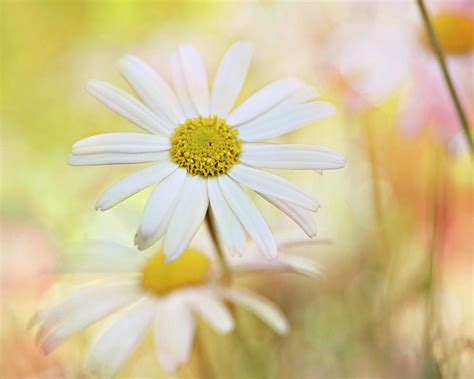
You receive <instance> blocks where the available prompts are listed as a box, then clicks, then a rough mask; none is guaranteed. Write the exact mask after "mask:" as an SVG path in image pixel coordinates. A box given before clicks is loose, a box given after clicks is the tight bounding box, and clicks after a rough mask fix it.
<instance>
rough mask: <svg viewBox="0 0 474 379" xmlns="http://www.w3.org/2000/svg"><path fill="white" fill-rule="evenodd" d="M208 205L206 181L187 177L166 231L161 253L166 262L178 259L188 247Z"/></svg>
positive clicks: (198, 177)
mask: <svg viewBox="0 0 474 379" xmlns="http://www.w3.org/2000/svg"><path fill="white" fill-rule="evenodd" d="M208 205H209V197H208V195H207V181H206V179H203V178H201V177H200V176H190V175H188V177H187V178H186V183H185V184H184V189H183V193H182V194H181V197H180V199H179V201H178V203H177V205H176V208H175V209H174V211H173V215H172V216H171V219H170V223H169V225H168V229H167V230H166V235H165V241H164V244H163V252H164V254H165V255H166V260H167V262H170V261H172V260H174V259H176V258H178V257H179V256H180V255H181V253H182V252H183V251H184V249H186V247H187V246H188V245H189V242H190V241H191V239H192V238H193V237H194V235H195V234H196V232H197V230H198V228H199V226H200V225H201V223H202V220H203V219H204V216H205V214H206V211H207V208H208Z"/></svg>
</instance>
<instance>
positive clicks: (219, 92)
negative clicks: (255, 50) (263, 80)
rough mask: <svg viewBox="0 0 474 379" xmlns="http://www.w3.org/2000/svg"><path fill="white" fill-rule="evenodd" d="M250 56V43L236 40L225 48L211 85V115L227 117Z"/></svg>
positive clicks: (240, 85)
mask: <svg viewBox="0 0 474 379" xmlns="http://www.w3.org/2000/svg"><path fill="white" fill-rule="evenodd" d="M251 58H252V45H251V44H250V43H248V42H242V41H241V42H237V43H235V44H234V45H232V46H231V47H230V48H229V49H228V50H227V52H226V53H225V55H224V58H223V59H222V62H221V64H220V66H219V68H218V69H217V74H216V78H215V80H214V85H213V86H212V95H211V114H212V115H217V116H219V117H221V118H226V117H227V115H228V114H229V112H230V110H231V109H232V106H233V105H234V103H235V100H236V99H237V97H238V96H239V93H240V90H241V89H242V86H243V84H244V81H245V77H246V76H247V71H248V68H249V64H250V60H251Z"/></svg>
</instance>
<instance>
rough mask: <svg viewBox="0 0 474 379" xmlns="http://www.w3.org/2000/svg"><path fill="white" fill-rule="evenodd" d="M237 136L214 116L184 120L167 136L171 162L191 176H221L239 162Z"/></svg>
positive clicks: (233, 130)
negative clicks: (169, 141) (169, 139)
mask: <svg viewBox="0 0 474 379" xmlns="http://www.w3.org/2000/svg"><path fill="white" fill-rule="evenodd" d="M238 136H239V133H238V131H237V129H236V128H234V127H233V126H229V125H227V123H226V122H225V120H223V119H220V118H219V117H217V116H209V117H202V116H199V117H195V118H188V119H187V120H186V122H185V123H184V124H179V125H178V127H177V128H176V129H175V132H174V134H173V135H172V136H171V149H170V155H171V160H172V161H173V162H175V163H177V164H178V165H180V166H181V167H184V168H185V169H186V170H188V172H189V173H190V174H192V175H201V176H204V177H208V176H217V175H221V174H224V173H225V172H227V170H229V169H230V168H231V167H232V166H233V165H234V164H236V163H237V162H238V161H239V154H240V151H241V142H240V141H239V139H238Z"/></svg>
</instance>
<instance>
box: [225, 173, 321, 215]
mask: <svg viewBox="0 0 474 379" xmlns="http://www.w3.org/2000/svg"><path fill="white" fill-rule="evenodd" d="M228 174H229V175H230V176H231V177H232V178H233V179H234V180H236V181H237V182H239V183H240V184H243V185H245V186H247V187H249V188H251V189H253V190H254V191H257V192H260V193H262V194H264V195H268V196H272V197H275V198H276V199H279V200H283V201H287V202H289V203H292V204H295V205H298V206H300V207H302V208H305V209H308V210H310V211H313V212H316V211H317V210H318V209H319V208H320V205H319V203H318V202H317V201H316V200H315V199H314V198H313V197H312V196H311V195H310V194H308V193H307V192H306V191H304V190H302V189H301V188H299V187H297V186H295V185H294V184H292V183H290V182H289V181H288V180H285V179H283V178H282V177H280V176H277V175H273V174H270V173H268V172H265V171H262V170H258V169H255V168H251V167H247V166H244V165H242V164H237V165H235V166H234V167H232V168H231V169H230V170H229V171H228Z"/></svg>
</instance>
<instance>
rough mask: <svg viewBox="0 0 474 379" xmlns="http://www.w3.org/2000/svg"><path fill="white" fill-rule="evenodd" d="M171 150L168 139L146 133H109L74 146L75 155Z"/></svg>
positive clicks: (89, 138) (92, 137)
mask: <svg viewBox="0 0 474 379" xmlns="http://www.w3.org/2000/svg"><path fill="white" fill-rule="evenodd" d="M169 148H170V142H169V139H168V138H165V137H160V136H156V135H153V134H145V133H108V134H99V135H95V136H91V137H87V138H84V139H82V140H80V141H78V142H76V143H75V144H74V145H73V146H72V153H73V154H75V155H86V154H98V153H129V154H130V153H153V152H158V151H165V150H168V149H169Z"/></svg>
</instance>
